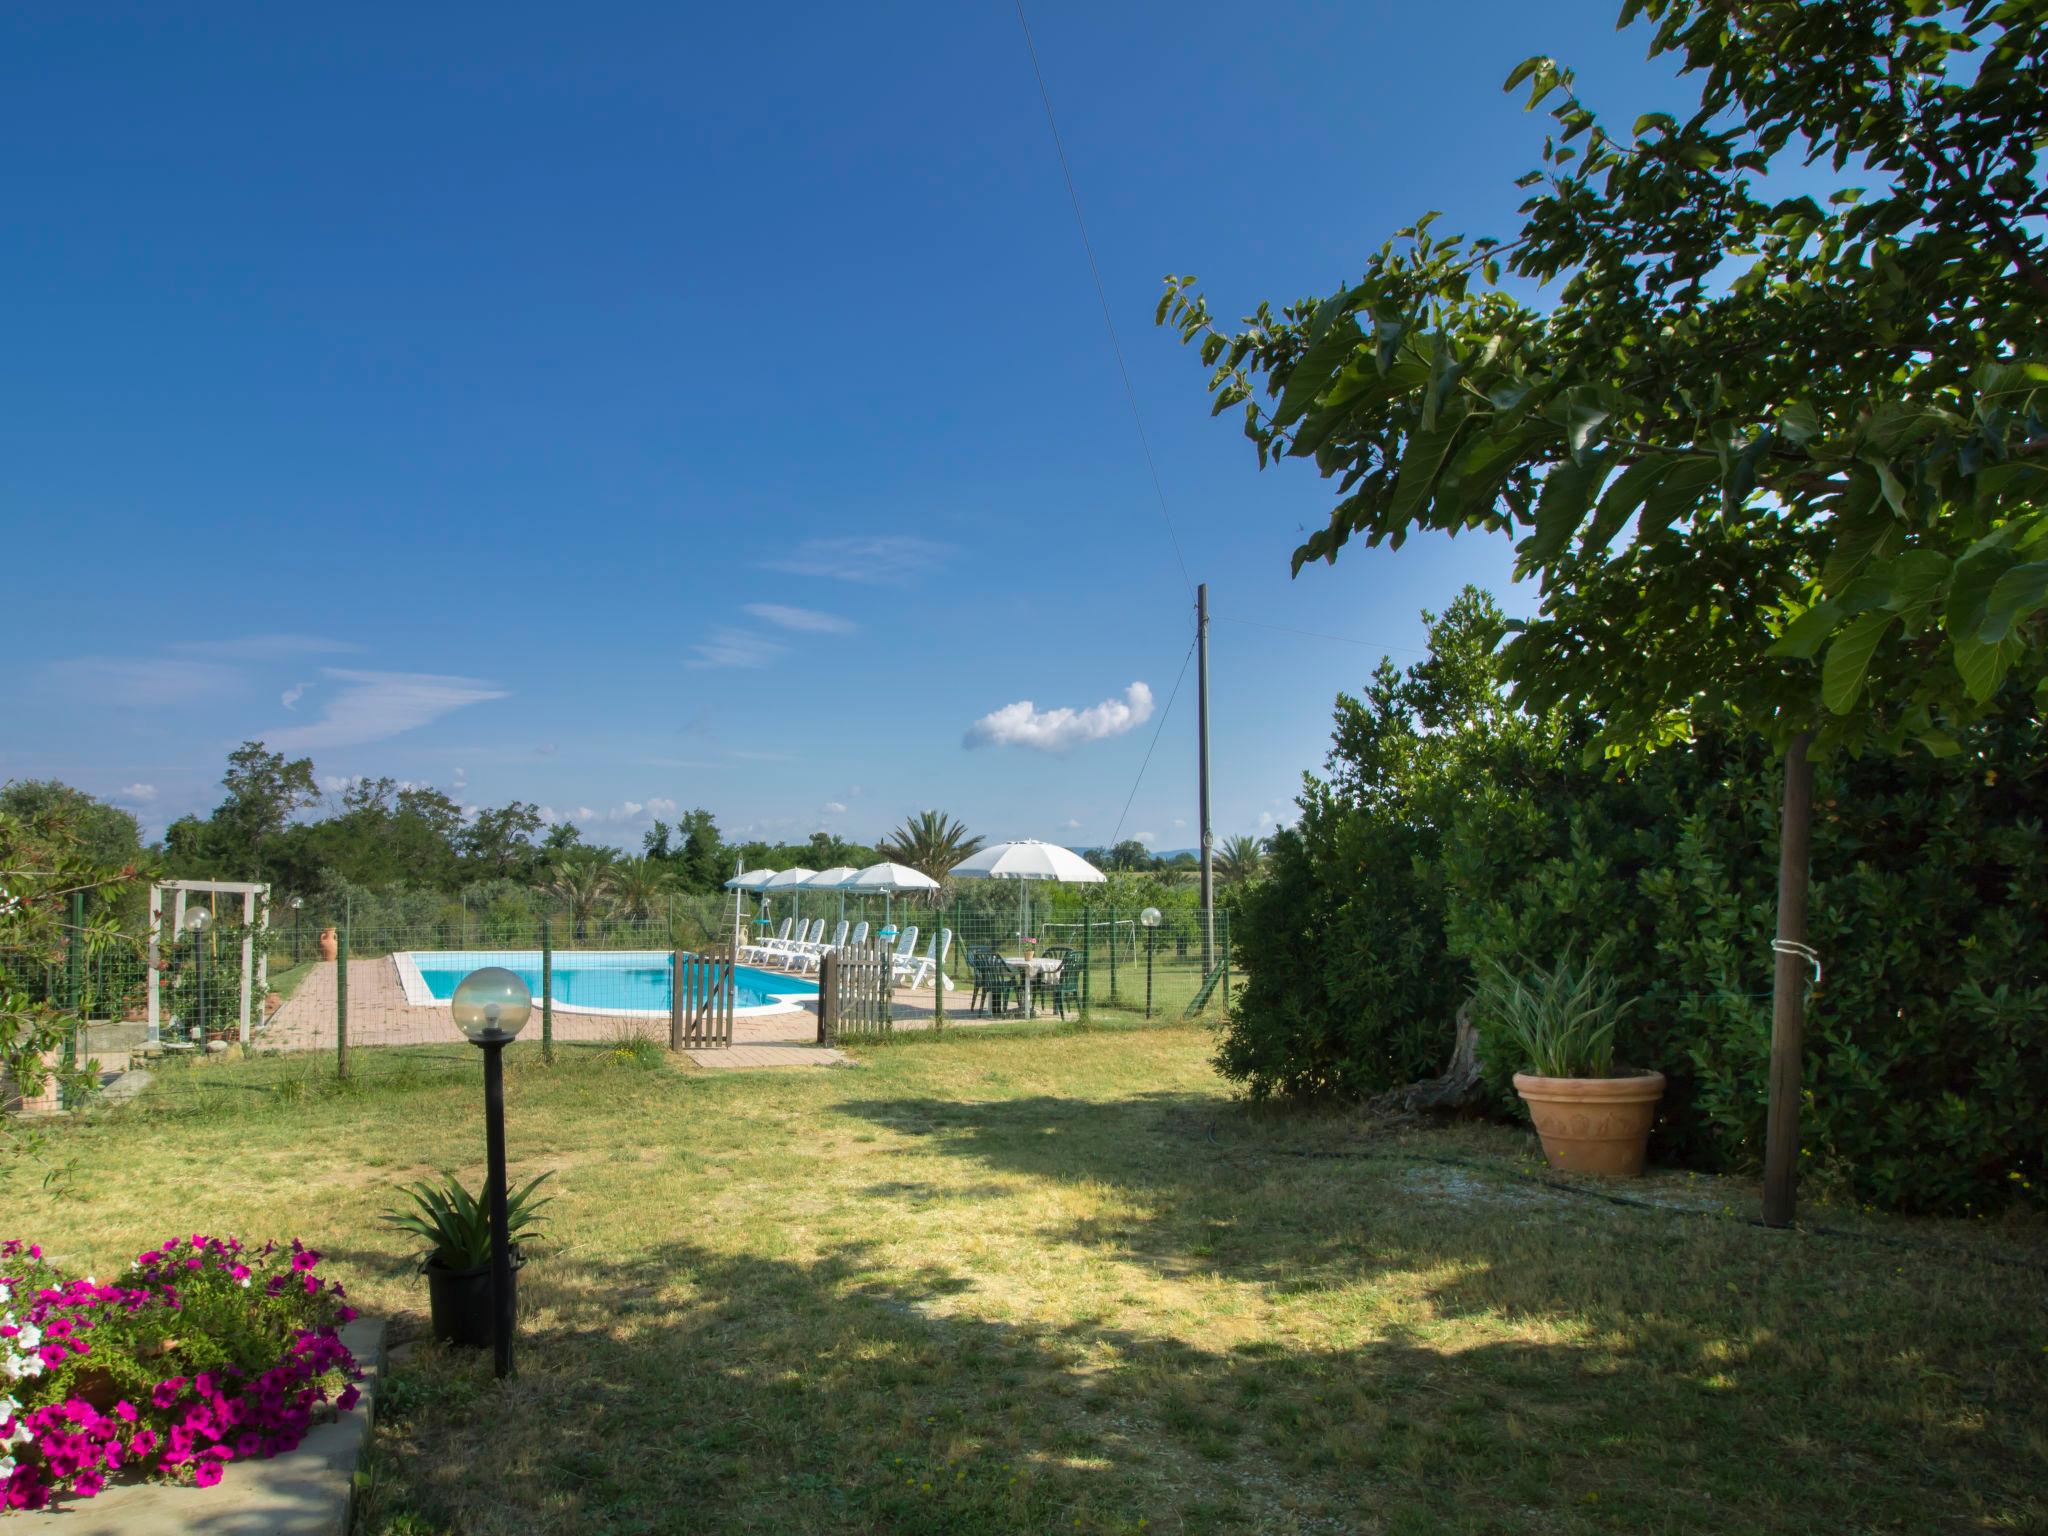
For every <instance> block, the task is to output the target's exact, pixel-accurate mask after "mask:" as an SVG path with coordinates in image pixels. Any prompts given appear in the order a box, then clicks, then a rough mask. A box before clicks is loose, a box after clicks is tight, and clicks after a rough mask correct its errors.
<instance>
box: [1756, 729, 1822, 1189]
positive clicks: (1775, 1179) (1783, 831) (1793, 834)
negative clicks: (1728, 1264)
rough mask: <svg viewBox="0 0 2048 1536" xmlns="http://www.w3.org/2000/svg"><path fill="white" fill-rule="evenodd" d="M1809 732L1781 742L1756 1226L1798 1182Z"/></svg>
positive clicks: (1810, 781)
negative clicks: (1781, 800) (1774, 932)
mask: <svg viewBox="0 0 2048 1536" xmlns="http://www.w3.org/2000/svg"><path fill="white" fill-rule="evenodd" d="M1811 740H1812V732H1810V731H1801V732H1800V733H1799V734H1798V735H1797V736H1794V737H1793V738H1792V744H1791V745H1790V746H1788V747H1787V748H1786V749H1785V807H1784V813H1783V815H1782V816H1781V817H1780V818H1779V822H1778V942H1777V944H1775V945H1774V946H1773V948H1774V949H1775V951H1776V954H1775V957H1774V958H1775V959H1776V962H1777V964H1776V965H1775V966H1774V967H1773V976H1772V982H1771V1076H1770V1102H1769V1105H1768V1107H1767V1109H1766V1119H1765V1129H1764V1225H1765V1226H1767V1227H1784V1226H1790V1225H1791V1223H1792V1212H1793V1207H1794V1205H1795V1203H1796V1200H1797V1196H1798V1188H1799V1091H1800V1078H1801V1073H1800V1053H1801V1045H1802V1042H1801V1036H1802V1034H1803V1033H1804V1029H1805V1023H1806V981H1807V975H1806V970H1807V964H1808V962H1807V960H1806V958H1805V956H1804V955H1802V954H1801V953H1800V951H1801V950H1803V949H1805V947H1806V895H1807V883H1808V875H1809V873H1810V865H1811V862H1812V848H1813V763H1812V761H1811V760H1810V759H1809V758H1808V757H1807V755H1806V748H1807V745H1808V743H1809V742H1810V741H1811Z"/></svg>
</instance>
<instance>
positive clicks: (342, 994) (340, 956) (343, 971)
mask: <svg viewBox="0 0 2048 1536" xmlns="http://www.w3.org/2000/svg"><path fill="white" fill-rule="evenodd" d="M348 929H349V922H348V916H347V913H346V910H344V912H343V916H342V919H341V931H340V932H339V933H337V934H335V936H334V1075H335V1076H336V1077H347V1076H348Z"/></svg>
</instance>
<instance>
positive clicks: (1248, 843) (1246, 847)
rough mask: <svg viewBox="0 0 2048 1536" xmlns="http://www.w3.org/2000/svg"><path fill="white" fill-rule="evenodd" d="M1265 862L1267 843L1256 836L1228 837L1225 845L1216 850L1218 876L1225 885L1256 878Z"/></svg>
mask: <svg viewBox="0 0 2048 1536" xmlns="http://www.w3.org/2000/svg"><path fill="white" fill-rule="evenodd" d="M1265 862H1266V849H1265V845H1264V844H1262V843H1261V842H1260V841H1259V840H1258V839H1257V838H1256V837H1250V836H1246V835H1243V834H1240V835H1239V836H1237V837H1226V838H1225V839H1223V846H1222V847H1221V848H1219V849H1217V850H1216V856H1215V868H1216V878H1217V879H1218V880H1221V881H1222V882H1223V883H1224V884H1225V885H1241V884H1243V883H1244V882H1245V881H1247V880H1256V879H1257V878H1258V877H1259V870H1260V869H1261V868H1262V867H1263V866H1264V864H1265Z"/></svg>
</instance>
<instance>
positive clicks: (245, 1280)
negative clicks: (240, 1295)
mask: <svg viewBox="0 0 2048 1536" xmlns="http://www.w3.org/2000/svg"><path fill="white" fill-rule="evenodd" d="M242 1289H243V1290H245V1291H246V1290H247V1289H249V1277H248V1276H247V1275H244V1276H242Z"/></svg>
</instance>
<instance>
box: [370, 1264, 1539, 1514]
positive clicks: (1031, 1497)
mask: <svg viewBox="0 0 2048 1536" xmlns="http://www.w3.org/2000/svg"><path fill="white" fill-rule="evenodd" d="M528 1276H529V1283H528V1284H527V1286H526V1289H525V1292H524V1295H525V1298H526V1299H527V1300H529V1301H530V1307H529V1311H530V1314H531V1321H530V1323H529V1324H528V1325H527V1327H526V1330H525V1332H524V1333H523V1335H522V1338H521V1341H520V1375H519V1378H518V1380H517V1382H516V1384H515V1385H514V1386H512V1387H511V1388H510V1389H508V1390H507V1391H506V1392H505V1394H504V1395H503V1397H502V1398H498V1397H497V1394H496V1389H495V1388H493V1387H492V1386H491V1385H490V1384H489V1383H488V1380H487V1368H486V1367H485V1365H484V1363H483V1362H482V1361H480V1360H477V1359H474V1358H471V1359H456V1358H451V1357H448V1356H445V1355H441V1354H438V1353H435V1352H428V1353H426V1354H423V1355H421V1356H420V1357H418V1359H417V1360H416V1361H414V1362H412V1363H410V1364H409V1365H408V1367H407V1368H406V1369H405V1370H403V1371H401V1373H400V1385H399V1386H398V1387H397V1388H396V1389H395V1391H394V1398H395V1402H396V1407H395V1409H394V1412H393V1414H392V1416H391V1417H390V1419H389V1421H388V1422H387V1424H386V1426H385V1428H384V1429H383V1430H382V1431H380V1434H381V1435H382V1436H383V1437H384V1440H385V1443H386V1444H387V1447H388V1449H390V1450H391V1451H392V1452H394V1453H395V1454H396V1455H397V1456H398V1458H399V1460H400V1463H401V1464H402V1466H403V1468H404V1473H403V1476H404V1481H405V1483H406V1486H407V1490H408V1493H409V1496H410V1498H411V1501H412V1502H413V1504H414V1506H415V1507H417V1508H418V1509H420V1510H422V1511H424V1512H427V1513H428V1514H429V1515H430V1516H438V1517H439V1518H441V1519H444V1520H446V1521H447V1522H448V1523H449V1524H450V1525H451V1526H452V1527H454V1528H457V1529H462V1530H477V1531H491V1532H496V1531H500V1530H504V1531H511V1530H522V1531H523V1530H528V1529H535V1530H544V1531H553V1530H563V1531H567V1530H602V1531H679V1532H680V1531H692V1532H694V1531H707V1532H709V1531H719V1532H756V1531H759V1532H768V1531H776V1532H799V1531H802V1532H811V1531H816V1532H825V1531H832V1532H871V1531H890V1532H910V1533H925V1532H932V1533H937V1532H961V1533H966V1532H1033V1533H1036V1532H1045V1531H1053V1530H1061V1531H1069V1530H1082V1531H1092V1532H1123V1533H1135V1532H1138V1531H1184V1532H1224V1531H1245V1530H1273V1531H1296V1530H1298V1531H1329V1530H1347V1531H1348V1530H1382V1529H1390V1530H1413V1531H1423V1530H1438V1529H1446V1528H1451V1527H1452V1526H1453V1525H1455V1523H1456V1522H1457V1521H1458V1520H1460V1519H1463V1518H1466V1517H1471V1516H1479V1515H1481V1514H1483V1513H1484V1512H1485V1511H1486V1510H1491V1509H1494V1508H1497V1507H1501V1500H1502V1499H1503V1498H1506V1497H1513V1498H1516V1499H1525V1500H1535V1501H1537V1503H1538V1504H1540V1505H1544V1506H1549V1505H1552V1504H1554V1503H1556V1502H1557V1497H1558V1495H1557V1494H1556V1493H1554V1492H1553V1491H1551V1486H1550V1485H1551V1482H1552V1477H1551V1473H1550V1471H1549V1470H1548V1469H1547V1467H1546V1465H1545V1462H1546V1461H1547V1458H1545V1457H1540V1456H1539V1457H1535V1458H1518V1469H1517V1470H1514V1471H1513V1472H1512V1474H1511V1476H1510V1477H1509V1478H1508V1481H1507V1485H1506V1486H1504V1487H1503V1488H1500V1489H1491V1488H1478V1487H1474V1486H1469V1485H1461V1483H1460V1481H1459V1480H1457V1479H1452V1480H1448V1481H1447V1480H1445V1479H1444V1477H1443V1476H1442V1466H1443V1459H1444V1457H1445V1456H1446V1455H1447V1454H1448V1444H1447V1439H1446V1437H1447V1436H1448V1437H1452V1438H1457V1437H1462V1436H1464V1435H1466V1434H1468V1433H1470V1432H1472V1431H1473V1430H1475V1429H1476V1428H1478V1427H1479V1425H1480V1424H1481V1423H1482V1422H1483V1420H1484V1419H1485V1418H1486V1417H1487V1416H1489V1415H1491V1416H1493V1417H1495V1418H1497V1417H1498V1415H1499V1413H1500V1412H1501V1411H1503V1409H1504V1408H1505V1403H1504V1401H1501V1400H1496V1399H1495V1398H1493V1397H1492V1396H1490V1395H1488V1396H1479V1395H1472V1394H1470V1393H1468V1392H1467V1391H1466V1390H1465V1389H1464V1387H1462V1386H1459V1385H1456V1384H1455V1382H1454V1380H1453V1378H1458V1379H1463V1378H1466V1377H1468V1376H1469V1377H1470V1378H1471V1379H1472V1380H1473V1381H1475V1382H1476V1381H1477V1380H1478V1379H1479V1377H1480V1376H1485V1375H1489V1374H1491V1373H1498V1372H1509V1373H1513V1372H1517V1371H1526V1370H1530V1369H1533V1368H1534V1365H1535V1362H1536V1360H1537V1358H1538V1357H1539V1356H1548V1355H1553V1354H1556V1353H1558V1351H1557V1350H1556V1349H1554V1348H1551V1347H1538V1346H1530V1345H1521V1344H1512V1345H1510V1344H1503V1345H1498V1346H1492V1347H1489V1348H1487V1349H1484V1350H1481V1351H1478V1352H1476V1354H1473V1356H1472V1358H1468V1359H1466V1360H1464V1361H1462V1362H1460V1361H1455V1360H1453V1359H1451V1358H1450V1357H1448V1356H1446V1355H1445V1354H1444V1353H1442V1352H1441V1351H1439V1350H1437V1349H1434V1348H1432V1347H1430V1346H1429V1345H1428V1344H1426V1343H1424V1342H1422V1341H1419V1340H1416V1339H1412V1338H1405V1337H1389V1338H1387V1339H1384V1340H1381V1341H1377V1342H1375V1343H1374V1344H1373V1345H1372V1346H1371V1347H1370V1348H1367V1349H1362V1350H1348V1351H1323V1350H1313V1349H1309V1350H1303V1349H1294V1348H1287V1349H1283V1348H1278V1347H1274V1346H1271V1345H1265V1344H1254V1345H1245V1346H1242V1347H1238V1348H1218V1349H1213V1350H1212V1349H1205V1348H1201V1347H1198V1346H1195V1345H1191V1344H1189V1343H1187V1342H1185V1341H1182V1340H1179V1339H1175V1338H1172V1337H1170V1336H1165V1335H1155V1334H1151V1333H1147V1332H1142V1331H1138V1330H1130V1329H1104V1328H1095V1327H1089V1326H1077V1327H1068V1328H1050V1327H1038V1326H1033V1325H1030V1324H1023V1323H1014V1322H1005V1321H996V1320H992V1319H989V1318H986V1317H978V1316H975V1315H974V1314H973V1313H972V1311H971V1310H968V1309H967V1308H966V1307H965V1306H963V1303H967V1302H971V1300H972V1297H973V1293H974V1291H975V1290H976V1288H977V1282H976V1280H975V1278H974V1277H972V1276H969V1275H965V1274H963V1273H960V1272H958V1271H956V1270H954V1269H952V1268H950V1267H948V1266H945V1265H940V1264H934V1265H930V1266H926V1267H924V1268H923V1269H921V1270H919V1271H917V1272H915V1273H911V1274H904V1273H902V1272H901V1271H899V1270H884V1269H883V1268H881V1267H880V1266H879V1264H878V1262H877V1260H876V1258H875V1256H874V1254H873V1252H872V1251H871V1250H870V1248H869V1247H868V1245H864V1244H853V1245H847V1246H845V1247H842V1248H840V1249H836V1250H834V1251H832V1252H830V1253H828V1254H826V1255H825V1256H823V1257H821V1258H818V1259H815V1260H812V1261H809V1262H791V1261H786V1260H779V1259H768V1258H761V1257H755V1256H738V1257H735V1256H733V1255H730V1254H724V1253H719V1252H716V1251H713V1250H710V1249H707V1248H705V1247H702V1246H700V1245H697V1244H693V1243H673V1244H668V1245H664V1246H662V1247H660V1248H659V1249H656V1250H654V1251H652V1252H650V1253H648V1254H646V1255H644V1256H642V1257H640V1258H637V1259H634V1260H629V1261H621V1262H607V1261H597V1260H590V1259H587V1258H582V1257H571V1256H567V1255H561V1256H553V1257H550V1258H547V1259H545V1260H542V1261H540V1262H539V1263H538V1264H536V1266H535V1267H534V1268H533V1269H532V1270H529V1272H528ZM1563 1353H1565V1354H1574V1353H1576V1351H1574V1350H1571V1349H1569V1348H1566V1349H1565V1350H1564V1351H1563ZM1482 1361H1483V1362H1484V1363H1483V1365H1482ZM1552 1368H1554V1367H1552ZM1447 1372H1450V1373H1451V1374H1450V1375H1449V1376H1447V1375H1446V1373H1447ZM1475 1372H1476V1373H1477V1374H1476V1375H1475V1374H1473V1373H1475ZM1487 1392H1488V1394H1492V1392H1493V1389H1492V1388H1490V1387H1489V1388H1488V1389H1487ZM487 1405H489V1406H487ZM1140 1522H1143V1523H1142V1524H1141V1523H1140ZM370 1529H372V1530H374V1529H376V1527H375V1525H374V1524H373V1525H372V1526H371V1527H370Z"/></svg>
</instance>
